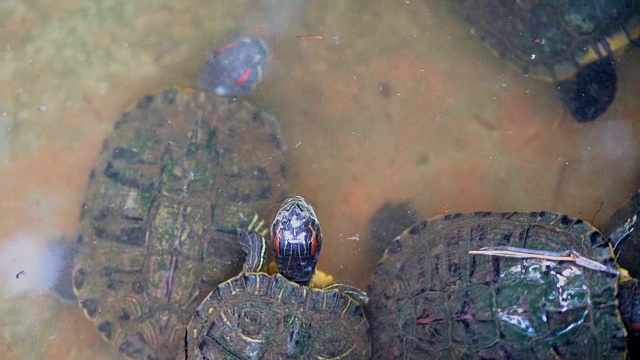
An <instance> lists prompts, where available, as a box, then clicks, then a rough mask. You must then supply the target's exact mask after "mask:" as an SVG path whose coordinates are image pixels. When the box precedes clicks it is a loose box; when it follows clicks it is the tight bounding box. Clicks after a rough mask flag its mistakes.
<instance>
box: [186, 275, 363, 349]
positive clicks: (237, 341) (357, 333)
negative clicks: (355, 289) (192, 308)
mask: <svg viewBox="0 0 640 360" xmlns="http://www.w3.org/2000/svg"><path fill="white" fill-rule="evenodd" d="M187 344H188V348H187V352H186V354H185V355H186V356H185V357H186V358H188V359H192V358H193V359H285V358H295V359H369V357H370V356H371V338H370V332H369V323H368V322H367V319H366V318H365V315H364V312H363V310H362V307H361V306H360V303H359V302H357V301H355V300H354V299H352V298H350V297H349V296H347V295H345V294H344V293H342V292H340V291H339V290H336V289H314V288H309V287H306V286H301V285H298V284H296V283H294V282H291V281H289V280H287V279H286V278H285V277H283V276H282V275H280V274H276V275H274V276H270V275H267V274H265V273H242V274H240V275H238V276H236V277H234V278H232V279H230V280H229V281H227V282H224V283H222V284H220V286H218V287H217V288H216V289H215V290H213V291H212V292H211V294H209V296H208V297H207V298H206V299H205V300H204V302H203V303H202V304H201V305H200V306H199V307H198V309H197V310H196V313H195V316H194V318H193V320H192V321H191V324H190V325H189V331H188V333H187Z"/></svg>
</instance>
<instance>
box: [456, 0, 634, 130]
mask: <svg viewBox="0 0 640 360" xmlns="http://www.w3.org/2000/svg"><path fill="white" fill-rule="evenodd" d="M456 2H457V3H458V7H459V9H460V11H461V12H462V14H463V15H464V17H465V18H466V19H467V21H468V22H469V23H470V24H471V25H472V26H473V27H474V29H475V30H477V31H478V32H479V34H480V35H481V36H482V37H483V38H484V39H485V40H486V42H487V43H488V45H489V46H490V47H491V48H492V49H493V50H494V52H495V53H497V54H498V55H499V56H501V57H503V58H505V59H507V60H508V61H510V62H511V63H513V64H515V65H516V66H517V67H518V68H520V69H522V70H523V71H524V72H525V74H527V75H529V76H531V77H534V78H538V79H542V80H546V81H550V82H555V83H559V84H558V85H559V88H560V90H561V97H562V98H563V100H564V101H565V102H566V103H567V105H568V107H569V108H570V110H571V113H572V114H573V116H574V118H575V119H576V120H578V121H580V122H583V121H590V120H593V119H595V118H597V117H598V116H600V115H601V114H602V113H604V112H605V111H606V110H607V108H608V107H609V105H610V104H611V103H612V102H613V98H614V96H615V91H616V83H617V80H616V72H615V66H614V62H613V60H612V56H611V55H613V53H614V52H617V51H618V50H621V49H622V48H624V47H625V46H626V45H627V44H629V43H630V42H633V43H637V42H638V38H640V1H638V0H555V1H546V0H456Z"/></svg>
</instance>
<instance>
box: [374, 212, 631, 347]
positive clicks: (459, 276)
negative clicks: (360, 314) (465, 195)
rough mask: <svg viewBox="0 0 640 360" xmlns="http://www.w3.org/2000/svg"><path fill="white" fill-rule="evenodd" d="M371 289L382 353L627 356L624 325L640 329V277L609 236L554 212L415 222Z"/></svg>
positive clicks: (473, 215) (386, 259)
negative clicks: (624, 265) (625, 265)
mask: <svg viewBox="0 0 640 360" xmlns="http://www.w3.org/2000/svg"><path fill="white" fill-rule="evenodd" d="M483 248H484V249H483ZM474 250H480V251H479V252H477V255H474V254H470V252H473V251H474ZM493 253H496V254H502V255H501V256H485V254H489V255H490V254H493ZM505 254H506V255H505ZM507 256H518V257H521V258H511V257H507ZM369 295H370V296H371V301H370V302H369V305H368V307H367V315H368V317H369V319H370V321H371V330H372V336H373V339H372V340H373V341H372V342H373V358H375V359H415V358H424V359H427V358H428V359H435V358H482V359H508V358H511V359H514V358H515V359H522V358H544V359H551V358H555V359H558V358H576V359H585V358H594V357H597V358H604V359H612V358H623V357H624V355H625V342H626V339H627V331H626V330H625V325H626V329H627V330H629V331H632V332H633V331H635V332H638V331H640V291H638V281H637V280H634V279H631V278H630V277H628V275H627V274H626V273H625V271H624V270H623V269H621V268H619V267H617V263H616V260H615V258H614V255H613V251H612V247H611V245H610V242H609V241H608V240H607V239H606V238H605V237H603V236H602V235H601V234H600V232H599V231H598V230H596V229H595V228H594V227H592V226H591V225H589V224H588V223H586V222H584V221H582V220H577V219H573V218H571V217H569V216H566V215H559V214H553V213H547V212H540V213H537V212H532V213H518V212H514V213H489V212H478V213H469V214H451V215H445V216H441V217H437V218H434V219H431V220H427V221H423V222H420V223H417V224H416V225H414V226H413V227H411V228H409V229H408V230H406V231H405V232H404V233H403V234H402V235H401V236H399V237H398V238H396V239H395V240H393V242H392V243H391V245H390V246H389V248H388V249H387V251H386V252H385V255H384V256H383V258H382V260H381V261H380V263H379V264H378V265H377V267H376V271H375V277H374V279H373V281H372V283H371V285H370V288H369Z"/></svg>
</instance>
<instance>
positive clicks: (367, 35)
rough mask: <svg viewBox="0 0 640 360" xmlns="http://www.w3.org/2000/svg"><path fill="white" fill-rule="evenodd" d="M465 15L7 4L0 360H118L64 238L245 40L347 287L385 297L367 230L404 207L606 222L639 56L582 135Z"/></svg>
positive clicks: (0, 117)
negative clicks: (133, 147) (138, 104)
mask: <svg viewBox="0 0 640 360" xmlns="http://www.w3.org/2000/svg"><path fill="white" fill-rule="evenodd" d="M448 3H449V2H447V1H438V2H425V1H407V2H380V3H378V4H375V5H372V4H371V3H370V2H365V1H359V2H355V1H352V2H338V3H334V2H314V3H313V4H307V3H305V4H304V5H297V6H292V5H291V4H290V2H284V1H267V2H260V3H257V2H252V1H236V2H232V3H231V2H228V3H227V2H225V3H221V2H210V1H197V2H191V3H189V4H188V5H184V4H182V3H179V2H175V1H173V2H172V1H164V2H163V1H154V2H151V1H140V2H128V3H126V4H116V3H112V2H94V1H87V2H82V1H77V0H64V1H58V2H54V3H43V2H23V1H13V0H7V1H5V2H4V3H3V6H2V9H3V10H5V11H4V12H3V13H5V14H6V16H5V17H3V18H4V20H3V21H4V23H3V25H4V27H3V31H4V33H5V34H4V35H5V36H3V37H2V39H3V40H5V43H4V44H3V45H4V46H3V50H4V51H3V66H2V67H1V68H0V79H2V83H3V84H7V86H5V87H3V88H2V89H1V90H0V140H1V141H0V179H1V180H2V181H1V183H2V184H3V186H2V187H0V198H1V199H2V207H1V212H0V231H1V232H0V241H1V245H0V252H1V254H0V268H1V269H2V271H1V274H2V278H1V280H0V289H1V290H0V292H1V293H0V296H1V297H2V300H3V301H2V304H3V305H2V306H0V315H1V316H0V318H1V319H2V320H0V331H1V337H0V353H2V354H7V356H9V357H10V358H16V359H19V358H48V359H57V358H71V359H74V358H75V359H83V358H92V357H96V358H104V359H109V358H113V357H117V353H116V351H114V350H113V349H111V348H110V347H109V346H107V345H106V344H104V342H103V341H102V340H101V339H100V338H99V336H98V333H97V331H96V330H95V328H94V327H93V324H91V323H90V322H89V321H88V320H86V319H85V318H84V317H83V315H82V313H81V311H80V309H78V308H77V306H75V305H73V304H68V303H66V302H63V301H61V300H59V299H58V298H57V297H55V296H54V295H52V294H50V293H49V292H47V291H46V289H47V287H48V284H49V281H51V279H52V275H55V267H56V266H57V265H56V262H55V259H56V256H55V253H51V252H48V251H47V249H48V244H47V242H48V241H50V240H52V239H56V238H59V237H63V238H65V239H69V241H71V239H74V238H75V236H74V234H75V231H76V229H77V226H78V223H77V219H78V217H79V211H80V204H81V202H82V196H83V190H84V187H85V185H86V180H87V175H88V173H89V171H90V169H91V167H92V165H93V161H94V160H95V158H96V156H97V154H98V152H99V150H100V147H101V143H102V139H103V138H104V137H105V136H106V134H108V133H109V132H110V131H111V127H112V124H113V122H114V121H115V120H116V119H117V117H118V114H119V113H120V112H121V111H122V109H124V108H125V107H126V106H127V105H128V104H130V103H132V102H134V101H135V100H137V99H138V98H140V97H141V96H142V95H144V94H146V93H149V92H152V91H154V90H155V89H157V88H159V87H162V86H168V85H171V84H185V85H188V84H193V83H194V81H195V80H194V79H195V78H196V75H197V70H198V68H199V67H200V65H201V64H202V62H203V61H204V59H205V54H206V53H207V52H208V51H209V50H210V49H212V48H213V47H214V46H215V45H216V44H221V43H224V42H225V41H227V40H229V39H232V38H235V37H236V36H238V35H247V36H256V37H261V38H262V39H264V40H265V42H266V43H267V44H268V45H269V47H270V49H271V53H272V57H273V59H272V62H271V64H270V65H269V66H268V67H267V69H266V71H265V81H264V82H263V83H261V84H260V85H259V86H258V89H257V91H256V93H255V94H254V95H253V96H252V97H251V99H250V101H251V102H253V103H254V104H256V105H257V106H258V107H260V108H262V109H265V110H267V111H269V112H271V113H274V114H275V115H276V116H277V117H278V119H279V120H280V123H281V127H282V129H283V132H284V135H285V139H286V142H287V144H288V149H289V154H288V157H289V168H288V171H289V176H290V182H291V188H292V189H293V191H295V192H296V193H299V194H303V195H304V196H305V197H306V198H307V199H308V200H309V201H310V202H311V203H312V204H313V205H314V208H315V209H316V211H317V214H318V217H319V219H320V221H321V223H322V228H323V233H324V236H325V243H324V244H323V247H324V250H323V254H324V255H323V256H321V258H320V262H319V265H318V266H319V267H320V268H322V269H326V270H328V271H329V272H331V273H333V274H334V275H335V276H336V278H337V279H339V280H341V281H346V282H349V283H352V284H354V285H357V286H360V287H364V286H365V285H366V284H367V282H368V278H369V276H370V274H371V270H372V268H373V265H374V262H375V259H372V258H371V254H372V252H373V251H371V250H370V249H371V243H370V239H367V234H368V233H369V229H368V226H369V225H368V221H369V218H370V217H371V216H372V215H373V214H374V212H375V211H376V210H377V209H378V208H379V207H380V206H381V205H382V204H384V203H386V202H388V201H392V202H393V201H410V202H411V204H412V205H413V206H415V207H416V210H417V211H418V212H419V213H420V214H421V217H426V216H431V215H436V214H438V213H442V212H454V211H469V210H476V209H483V210H540V209H547V210H554V211H559V212H566V213H568V214H570V215H574V216H577V217H584V218H587V219H588V220H591V219H592V218H593V219H594V222H595V223H596V224H602V223H603V222H604V221H605V220H606V219H607V217H608V216H609V215H610V214H611V213H612V211H613V209H615V208H616V207H617V205H618V204H619V203H621V202H622V201H623V200H624V199H625V198H626V197H627V196H628V195H629V194H631V193H632V192H634V191H635V189H636V188H637V186H638V184H637V178H638V165H637V164H638V155H637V154H639V151H638V150H639V149H638V138H637V135H636V133H637V131H634V128H637V126H638V125H637V123H638V121H637V120H638V117H640V104H639V103H638V102H637V101H636V98H637V94H638V93H639V90H640V85H639V84H638V83H637V82H636V81H635V79H637V78H640V68H638V67H637V66H635V64H637V63H638V62H639V61H640V54H639V53H638V49H637V48H633V47H631V48H629V49H627V51H626V53H625V54H624V56H622V57H620V58H619V62H618V64H617V65H618V74H619V83H618V88H619V90H618V94H617V96H616V99H615V101H614V103H613V105H612V107H611V108H610V109H609V111H608V112H607V113H606V114H605V115H604V116H602V117H601V118H600V119H598V120H596V121H595V122H593V123H589V124H577V123H575V122H574V121H573V120H571V117H570V115H569V114H567V113H566V111H565V109H563V108H562V105H561V104H560V102H559V101H557V99H556V98H555V94H554V92H553V91H552V88H550V87H549V85H548V84H544V83H538V82H536V81H534V80H532V79H528V78H526V77H523V76H521V75H520V74H519V73H518V72H517V71H514V70H513V69H511V68H510V67H507V66H505V64H504V62H502V61H500V60H499V59H496V58H494V57H493V56H492V54H491V53H490V52H489V51H488V50H487V48H486V47H485V46H484V44H483V43H482V41H481V40H479V39H478V38H477V37H476V36H474V34H471V33H470V31H469V29H468V27H467V26H466V25H465V23H464V22H463V21H462V20H461V19H460V18H459V17H458V16H457V15H456V13H455V12H454V11H453V9H452V8H451V6H450V5H449V4H448ZM299 35H321V36H322V38H323V40H320V39H319V38H318V37H306V38H305V37H302V38H297V37H296V36H299ZM381 84H382V85H381ZM381 89H382V90H381ZM274 206H275V204H274ZM20 271H24V273H23V274H22V275H20V276H19V278H18V279H16V275H17V274H18V273H19V272H20Z"/></svg>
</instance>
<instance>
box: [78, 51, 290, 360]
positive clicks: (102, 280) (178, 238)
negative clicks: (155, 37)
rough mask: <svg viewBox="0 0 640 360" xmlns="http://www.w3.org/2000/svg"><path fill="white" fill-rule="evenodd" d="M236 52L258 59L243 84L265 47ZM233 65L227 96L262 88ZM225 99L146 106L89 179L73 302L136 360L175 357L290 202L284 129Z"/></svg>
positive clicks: (186, 96)
mask: <svg viewBox="0 0 640 360" xmlns="http://www.w3.org/2000/svg"><path fill="white" fill-rule="evenodd" d="M234 43H236V44H237V45H236V46H235V47H233V48H232V49H234V51H239V50H238V47H243V48H245V51H248V52H255V54H254V55H255V56H245V57H240V59H241V60H242V61H241V63H240V62H239V63H236V64H235V66H236V67H240V68H241V69H244V70H243V71H241V72H240V73H241V74H246V73H247V72H250V73H253V74H256V73H259V72H260V71H261V70H260V69H261V67H262V66H263V63H264V61H265V58H264V57H263V56H262V55H261V54H263V52H262V50H261V49H260V48H261V47H263V46H264V45H263V44H262V42H261V41H259V40H252V39H247V38H243V39H240V40H238V41H236V42H234ZM255 47H257V48H259V50H258V51H257V52H256V50H255V49H254V48H255ZM226 49H231V48H230V47H228V46H227V47H226ZM217 54H218V55H217V56H222V53H221V52H217ZM225 56H226V55H225ZM227 60H228V59H227ZM218 63H219V62H217V61H216V60H215V57H214V58H209V60H208V61H207V65H205V67H207V66H209V67H211V66H213V67H214V68H207V69H206V70H203V72H204V73H205V74H209V75H211V74H217V75H216V76H221V75H220V74H221V71H222V70H221V69H219V68H215V67H216V66H219V64H218ZM224 66H226V67H227V69H226V70H227V73H228V74H229V76H230V77H231V78H232V79H235V80H233V81H232V80H229V79H226V80H224V81H221V80H220V79H218V80H220V81H221V83H222V85H221V86H224V87H225V88H226V89H227V90H225V93H226V94H236V93H237V92H235V91H234V86H236V85H237V87H238V89H239V91H240V93H244V92H245V91H246V88H247V86H248V87H253V86H254V85H255V83H253V84H252V82H255V81H257V79H256V78H255V76H246V75H243V76H241V77H240V78H237V76H238V75H237V74H238V72H237V71H231V70H234V69H232V68H233V66H232V64H231V63H230V62H229V61H225V62H224ZM229 67H231V69H230V68H229ZM223 72H224V71H223ZM210 77H211V76H210ZM209 85H211V84H209ZM214 90H215V89H192V88H186V87H177V86H174V87H169V88H166V89H163V90H160V91H158V92H155V93H151V94H149V95H147V96H144V97H143V98H142V99H141V100H139V101H138V102H137V103H135V104H134V105H133V106H132V107H131V108H129V109H128V110H126V111H125V112H124V113H123V114H122V116H121V117H120V118H119V120H117V122H116V123H115V125H114V130H113V132H112V133H111V134H110V135H109V136H108V138H107V139H106V140H105V141H104V144H103V147H102V151H101V154H100V156H99V158H98V160H97V162H96V165H95V167H94V169H93V170H92V171H91V173H90V175H89V180H88V185H87V190H86V194H85V199H84V203H83V205H82V210H81V216H80V231H79V236H78V241H77V254H76V256H75V259H74V265H73V270H72V274H71V282H72V286H73V291H74V293H75V296H76V298H77V301H78V303H79V305H80V307H81V308H82V309H83V311H84V313H85V315H86V316H87V317H88V318H89V319H91V320H92V321H93V322H94V323H95V324H96V326H97V329H98V331H99V332H100V334H101V335H102V337H104V339H106V340H107V341H108V342H110V343H113V344H114V345H115V346H116V347H117V348H118V350H119V351H120V352H121V353H122V354H124V355H125V356H127V357H129V358H132V359H148V360H151V359H170V358H175V356H176V355H177V354H178V352H179V351H180V349H181V348H182V343H183V342H184V334H185V331H186V328H187V325H188V323H189V321H190V319H191V317H192V316H193V313H194V312H195V309H196V308H197V306H198V304H200V302H201V301H202V300H203V299H204V298H205V296H206V295H207V294H208V293H209V292H210V291H211V290H212V289H213V288H215V287H216V286H217V285H218V284H219V283H221V282H223V281H225V280H227V279H229V278H230V277H232V276H233V275H235V274H237V273H238V272H239V271H240V270H241V268H242V262H243V256H244V253H243V252H242V249H241V248H240V245H239V244H238V242H237V240H236V237H237V234H238V231H239V230H240V229H248V228H251V229H254V230H256V231H259V230H261V228H260V226H259V225H260V222H259V217H258V216H256V215H257V214H262V212H263V211H265V210H267V209H268V207H269V206H271V205H272V204H273V203H278V202H279V201H281V200H282V199H283V198H284V197H285V194H286V183H285V180H286V179H285V172H286V163H285V158H284V151H285V149H286V147H285V144H284V142H283V140H282V137H281V133H280V128H279V124H278V121H277V120H276V119H275V118H274V117H273V116H272V115H270V114H268V113H266V112H264V111H260V110H258V109H257V108H255V107H254V106H253V105H251V104H250V103H248V102H247V101H245V100H243V99H238V98H235V97H233V98H232V97H222V96H219V95H217V94H216V93H215V92H214ZM263 230H266V229H263Z"/></svg>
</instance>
